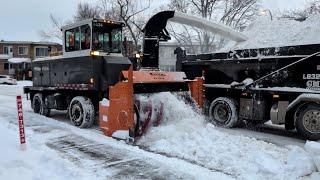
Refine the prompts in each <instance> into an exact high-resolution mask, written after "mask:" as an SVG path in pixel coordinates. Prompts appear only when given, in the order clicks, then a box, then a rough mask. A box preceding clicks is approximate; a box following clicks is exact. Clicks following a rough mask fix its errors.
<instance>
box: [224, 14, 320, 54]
mask: <svg viewBox="0 0 320 180" xmlns="http://www.w3.org/2000/svg"><path fill="white" fill-rule="evenodd" d="M319 19H320V16H319V15H314V16H311V17H309V18H308V19H307V20H305V21H303V22H299V21H296V20H293V19H287V18H279V19H274V20H273V21H271V20H270V19H269V18H266V17H260V18H258V19H257V20H256V21H255V22H253V23H252V24H251V25H250V26H249V27H248V28H247V29H246V30H245V32H244V34H245V35H247V36H248V37H249V39H248V40H247V41H244V42H241V43H237V44H235V43H230V44H228V45H227V46H226V47H225V48H223V49H222V50H220V51H229V50H233V49H251V48H266V47H280V46H291V45H305V44H320V36H319V32H320V21H319Z"/></svg>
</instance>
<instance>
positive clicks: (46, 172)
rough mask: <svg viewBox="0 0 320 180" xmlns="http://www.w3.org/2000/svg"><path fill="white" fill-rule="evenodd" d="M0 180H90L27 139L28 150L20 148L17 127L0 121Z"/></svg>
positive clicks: (45, 148) (71, 165)
mask: <svg viewBox="0 0 320 180" xmlns="http://www.w3.org/2000/svg"><path fill="white" fill-rule="evenodd" d="M0 122H1V123H0V142H1V148H0V179H21V178H23V179H26V180H28V179H30V180H31V179H89V178H91V176H92V175H91V176H89V175H86V174H84V173H83V172H81V170H80V169H77V168H76V167H75V166H74V165H73V164H72V163H70V162H68V161H66V160H63V159H61V157H60V156H58V154H56V153H55V152H54V151H52V150H50V149H48V148H47V147H46V146H45V145H42V144H37V143H35V142H34V141H33V140H31V139H28V136H31V134H32V133H31V132H30V131H27V143H28V144H27V151H21V150H20V148H19V137H18V128H17V126H16V125H13V124H9V123H8V122H6V121H5V120H4V119H1V118H0Z"/></svg>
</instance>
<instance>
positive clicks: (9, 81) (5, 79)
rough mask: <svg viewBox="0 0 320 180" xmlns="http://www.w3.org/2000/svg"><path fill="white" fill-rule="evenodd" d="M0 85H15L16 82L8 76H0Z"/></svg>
mask: <svg viewBox="0 0 320 180" xmlns="http://www.w3.org/2000/svg"><path fill="white" fill-rule="evenodd" d="M0 84H10V85H16V84H17V80H16V79H14V78H13V77H11V76H8V75H0Z"/></svg>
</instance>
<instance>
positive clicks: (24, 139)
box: [17, 96, 27, 151]
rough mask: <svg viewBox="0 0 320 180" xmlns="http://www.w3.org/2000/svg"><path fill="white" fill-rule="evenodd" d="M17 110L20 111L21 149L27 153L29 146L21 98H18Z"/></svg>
mask: <svg viewBox="0 0 320 180" xmlns="http://www.w3.org/2000/svg"><path fill="white" fill-rule="evenodd" d="M17 110H18V122H19V135H20V147H21V150H22V151H25V150H26V149H27V146H26V136H25V132H24V123H23V110H22V98H21V96H17Z"/></svg>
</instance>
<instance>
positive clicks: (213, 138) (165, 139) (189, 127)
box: [137, 93, 315, 179]
mask: <svg viewBox="0 0 320 180" xmlns="http://www.w3.org/2000/svg"><path fill="white" fill-rule="evenodd" d="M151 98H152V101H156V100H158V101H161V102H164V105H165V107H164V117H163V118H164V120H163V122H162V123H161V125H160V126H158V127H152V128H151V129H149V131H148V132H147V134H146V135H144V136H143V137H142V138H141V139H140V140H139V141H138V142H137V143H138V144H139V145H140V146H143V147H145V148H147V149H149V150H151V151H155V152H158V153H164V154H167V155H170V156H174V157H178V158H181V159H185V160H188V161H190V162H195V163H197V164H198V165H201V166H205V167H207V168H210V169H212V170H216V171H221V172H223V173H225V174H228V175H231V176H233V177H236V178H240V179H270V178H272V179H286V178H288V177H290V179H294V178H298V177H301V176H306V175H309V174H311V173H312V172H314V171H315V168H314V164H313V162H312V161H311V160H310V157H309V156H308V154H307V153H306V152H304V150H303V149H301V148H300V149H299V148H296V147H288V148H282V147H278V146H276V145H274V144H271V143H266V142H264V141H259V140H256V139H253V138H248V137H243V136H235V135H230V134H227V133H224V132H221V131H218V130H217V129H216V128H215V127H214V126H213V125H211V124H206V123H205V119H204V118H203V116H202V115H200V114H199V113H197V112H194V110H193V108H192V107H191V106H189V105H187V104H185V103H184V102H183V101H182V100H181V99H179V98H177V97H176V96H174V95H172V94H170V93H159V94H155V95H153V96H151ZM301 162H303V163H301Z"/></svg>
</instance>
